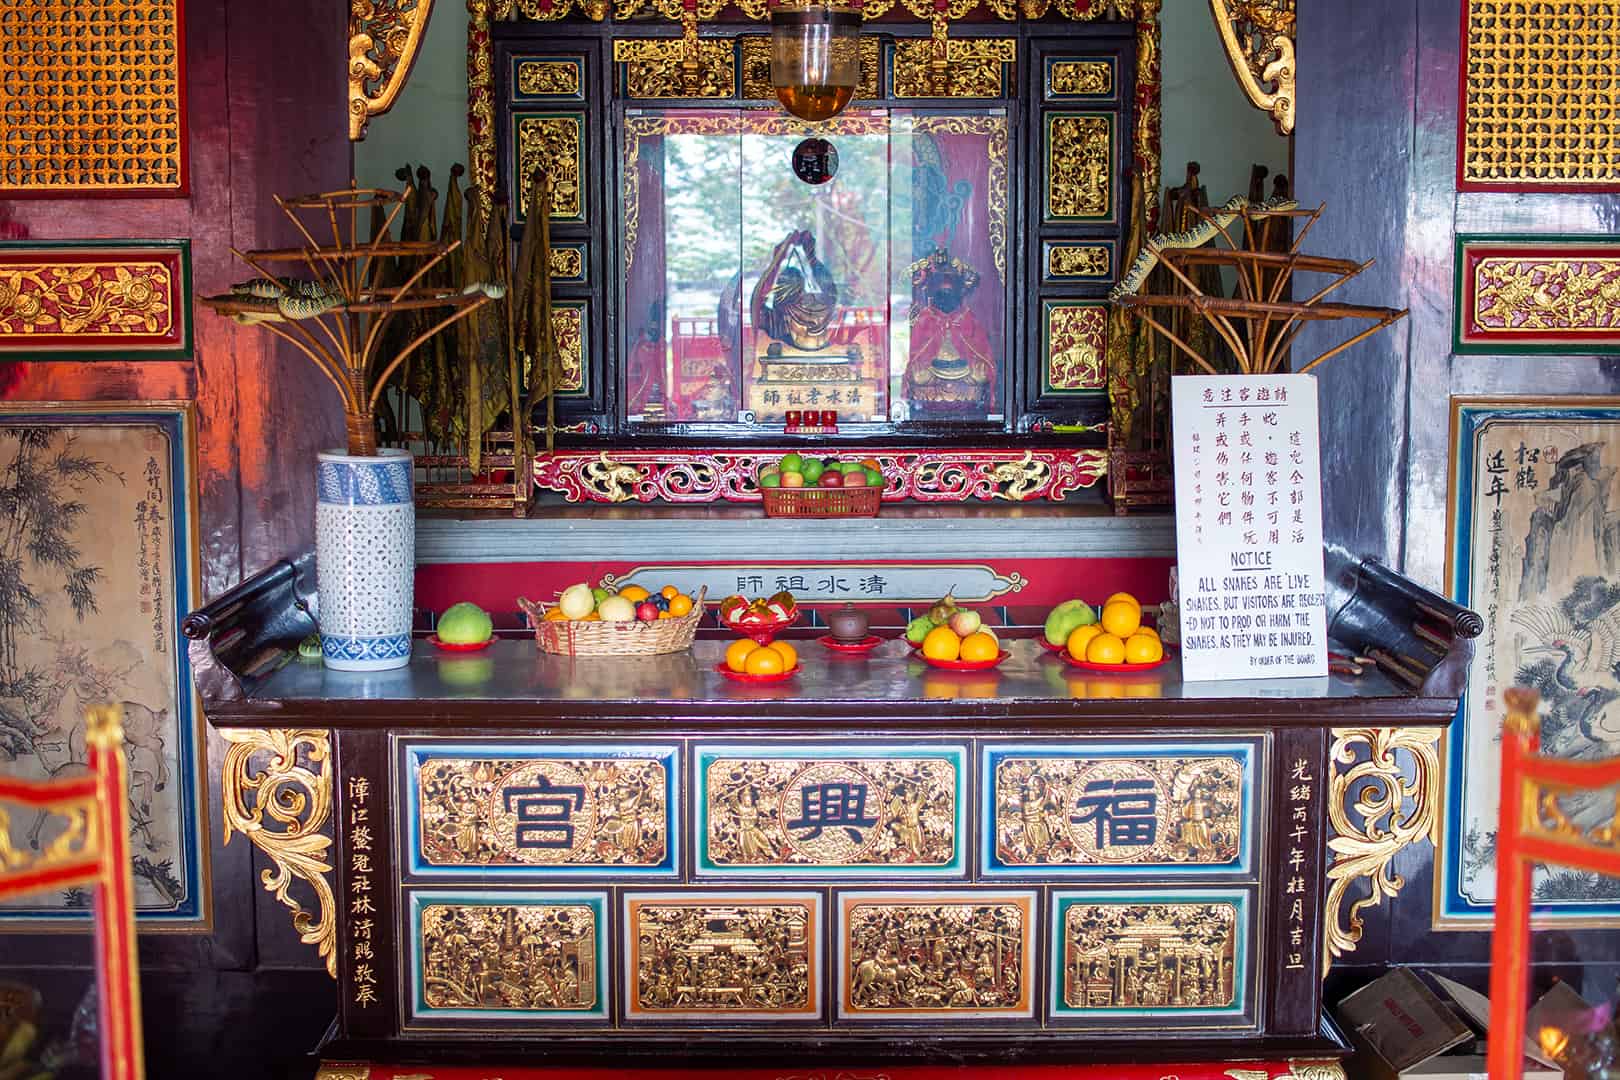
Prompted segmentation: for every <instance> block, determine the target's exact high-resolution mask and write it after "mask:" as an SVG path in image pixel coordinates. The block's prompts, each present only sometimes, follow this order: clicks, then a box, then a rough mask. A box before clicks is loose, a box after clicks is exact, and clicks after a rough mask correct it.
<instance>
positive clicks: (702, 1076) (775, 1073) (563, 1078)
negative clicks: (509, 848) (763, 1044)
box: [316, 1032, 1305, 1080]
mask: <svg viewBox="0 0 1620 1080" xmlns="http://www.w3.org/2000/svg"><path fill="white" fill-rule="evenodd" d="M603 1038H606V1039H610V1038H612V1035H611V1034H610V1033H606V1032H604V1033H603ZM1301 1064H1305V1063H1304V1062H1301V1061H1296V1062H1294V1063H1289V1062H1286V1061H1241V1060H1233V1061H1224V1062H1209V1063H1207V1064H1183V1063H1174V1064H1160V1065H979V1066H971V1065H970V1066H954V1065H898V1066H896V1065H870V1066H838V1067H823V1066H813V1065H806V1064H803V1063H798V1062H796V1063H794V1064H792V1065H782V1066H780V1067H779V1068H774V1069H615V1068H596V1069H577V1068H556V1069H547V1068H539V1067H535V1068H524V1069H514V1068H511V1067H508V1066H499V1065H496V1064H493V1063H491V1064H488V1065H481V1066H477V1067H473V1068H453V1067H449V1068H447V1067H445V1066H438V1065H436V1066H434V1067H433V1068H432V1069H424V1068H423V1067H422V1066H420V1065H414V1066H392V1065H372V1066H370V1070H371V1071H370V1074H369V1077H368V1080H406V1078H408V1077H418V1078H419V1077H421V1076H423V1075H424V1074H425V1073H431V1075H432V1077H433V1080H489V1078H490V1077H491V1075H499V1076H500V1077H501V1080H609V1078H610V1077H611V1078H613V1080H715V1078H720V1080H784V1078H785V1077H795V1078H799V1080H810V1078H821V1080H834V1078H841V1080H878V1078H880V1077H881V1078H883V1080H975V1078H978V1077H983V1078H984V1080H991V1078H995V1080H1165V1078H1166V1077H1172V1076H1173V1077H1175V1078H1176V1080H1232V1072H1231V1070H1233V1069H1237V1068H1241V1069H1244V1070H1252V1071H1253V1072H1254V1073H1257V1074H1258V1073H1259V1072H1260V1071H1261V1070H1264V1071H1265V1075H1266V1077H1267V1080H1288V1078H1290V1077H1297V1076H1299V1075H1300V1073H1299V1072H1298V1071H1296V1068H1295V1067H1296V1066H1297V1065H1301ZM326 1065H327V1067H329V1068H332V1069H333V1070H334V1072H336V1069H337V1068H338V1063H337V1062H328V1063H326ZM326 1075H330V1074H327V1073H325V1072H324V1071H323V1072H321V1073H317V1074H316V1080H320V1078H321V1077H322V1076H326ZM341 1075H350V1074H341Z"/></svg>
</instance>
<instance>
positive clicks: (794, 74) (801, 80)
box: [771, 0, 861, 120]
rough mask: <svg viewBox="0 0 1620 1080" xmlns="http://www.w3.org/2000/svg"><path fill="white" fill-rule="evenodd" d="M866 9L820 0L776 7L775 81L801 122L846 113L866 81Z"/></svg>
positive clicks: (773, 11)
mask: <svg viewBox="0 0 1620 1080" xmlns="http://www.w3.org/2000/svg"><path fill="white" fill-rule="evenodd" d="M860 37H861V12H860V9H859V8H858V7H850V6H845V5H841V4H829V3H825V2H821V0H809V2H806V3H793V2H791V0H789V2H786V3H781V4H777V5H776V6H774V7H773V8H772V9H771V85H772V86H773V87H775V89H776V98H777V100H778V101H780V102H781V103H782V107H783V108H784V109H786V110H787V111H788V112H790V113H792V114H793V115H794V116H797V117H799V118H800V119H802V120H827V119H830V118H831V117H834V116H837V115H838V114H839V113H841V112H843V111H844V107H845V106H846V105H848V104H849V103H850V99H852V98H853V97H854V96H855V87H856V86H858V85H859V84H860V81H861V54H860Z"/></svg>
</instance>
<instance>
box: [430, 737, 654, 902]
mask: <svg viewBox="0 0 1620 1080" xmlns="http://www.w3.org/2000/svg"><path fill="white" fill-rule="evenodd" d="M675 762H676V755H675V751H674V749H673V748H672V747H670V748H656V747H655V748H634V749H630V748H625V749H622V750H619V751H617V752H615V753H613V754H606V753H603V754H597V755H591V754H590V753H588V752H581V751H578V750H575V751H572V752H569V751H565V750H559V751H556V752H554V753H553V752H548V753H546V754H545V755H535V754H528V755H521V756H520V755H513V756H510V757H503V756H501V754H500V752H499V751H498V750H497V751H493V752H491V753H487V754H471V753H464V752H459V751H457V752H453V753H452V752H448V751H437V750H431V749H417V748H413V749H412V751H411V753H410V759H409V765H408V775H407V780H406V783H407V784H408V785H409V787H410V792H409V795H410V799H409V801H408V805H409V806H410V807H411V808H412V812H413V815H414V820H413V821H412V822H411V837H412V842H411V845H410V846H411V849H412V850H411V851H410V852H409V853H408V854H409V857H410V859H411V863H412V869H413V871H414V872H416V873H419V874H432V873H434V872H435V871H451V870H457V869H461V870H466V869H469V868H471V869H473V870H474V871H475V872H476V873H479V874H487V873H489V872H492V871H498V870H500V869H503V868H505V869H528V870H541V871H544V872H547V873H552V874H556V873H568V872H574V873H579V872H586V871H592V870H595V871H599V872H600V871H607V870H615V869H617V870H622V871H626V872H633V871H640V872H643V873H645V872H648V871H659V870H662V871H665V872H669V871H671V870H673V868H674V857H673V851H674V837H673V836H672V830H673V824H674V821H675V805H674V800H675V798H676V795H677V791H678V789H677V787H676V782H677V781H676V764H675Z"/></svg>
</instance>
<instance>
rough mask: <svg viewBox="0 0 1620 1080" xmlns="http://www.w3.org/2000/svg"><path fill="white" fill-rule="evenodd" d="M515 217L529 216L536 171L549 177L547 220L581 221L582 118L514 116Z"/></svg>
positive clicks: (547, 115)
mask: <svg viewBox="0 0 1620 1080" xmlns="http://www.w3.org/2000/svg"><path fill="white" fill-rule="evenodd" d="M514 119H515V123H516V126H515V128H514V131H513V141H514V143H515V149H516V153H515V155H514V159H515V160H516V162H517V171H516V173H515V175H514V177H513V180H514V188H515V190H516V192H517V199H518V216H519V217H520V218H527V217H528V216H529V183H528V180H527V178H528V177H529V176H531V175H533V173H534V171H535V170H536V169H544V170H545V171H546V172H548V173H549V174H550V175H551V220H552V221H554V222H556V221H583V220H585V189H584V187H583V179H582V178H583V176H584V172H585V160H584V158H585V140H584V127H585V118H584V117H583V116H581V115H580V114H579V113H547V114H535V113H529V114H514Z"/></svg>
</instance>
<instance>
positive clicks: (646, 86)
mask: <svg viewBox="0 0 1620 1080" xmlns="http://www.w3.org/2000/svg"><path fill="white" fill-rule="evenodd" d="M686 48H687V43H686V41H684V40H682V39H681V38H614V39H613V62H614V63H615V64H623V65H624V85H625V90H626V92H627V93H628V95H629V96H630V97H633V98H664V99H672V98H673V99H681V98H729V97H732V96H734V95H735V94H736V92H737V72H736V63H735V53H734V52H733V47H732V42H731V39H730V38H723V39H718V40H713V39H704V40H701V41H699V42H698V69H697V72H696V81H695V82H692V83H688V82H687V80H686V77H685V72H683V70H682V62H683V61H684V60H685V59H686ZM767 78H768V77H767ZM772 96H774V94H773V95H772Z"/></svg>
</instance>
